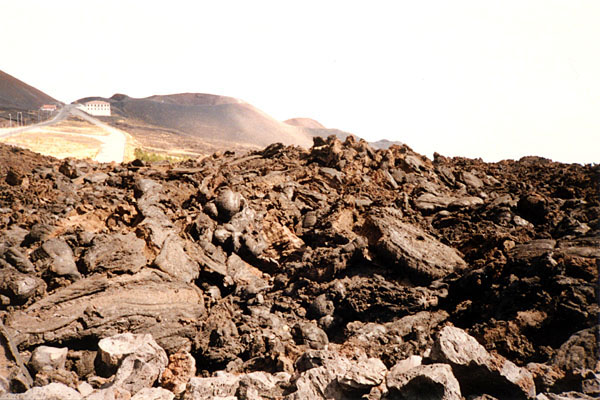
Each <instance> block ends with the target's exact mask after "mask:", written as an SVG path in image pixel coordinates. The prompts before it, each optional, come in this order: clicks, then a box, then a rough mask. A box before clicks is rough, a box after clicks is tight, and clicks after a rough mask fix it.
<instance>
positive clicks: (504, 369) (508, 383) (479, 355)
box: [431, 326, 535, 399]
mask: <svg viewBox="0 0 600 400" xmlns="http://www.w3.org/2000/svg"><path fill="white" fill-rule="evenodd" d="M431 359H432V360H433V361H435V362H439V363H445V364H449V365H450V366H451V367H452V371H453V372H454V375H455V376H456V378H457V379H458V381H459V382H460V387H461V391H462V393H463V394H465V395H470V394H485V393H487V394H491V395H493V396H495V397H497V398H499V399H531V398H534V397H535V384H534V381H533V376H532V375H531V373H530V372H529V371H527V370H526V369H525V368H519V367H518V366H516V365H515V364H513V363H512V362H511V361H509V360H506V359H504V358H502V357H501V356H497V355H491V354H490V353H488V351H487V350H486V349H485V348H484V347H483V346H482V345H481V344H479V343H478V342H477V340H475V338H473V337H472V336H470V335H468V334H467V333H466V332H465V331H463V330H462V329H460V328H456V327H453V326H446V327H445V328H443V329H442V330H441V331H440V332H439V333H438V337H437V339H436V341H435V342H434V344H433V347H432V349H431Z"/></svg>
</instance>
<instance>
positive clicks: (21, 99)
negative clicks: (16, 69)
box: [0, 71, 58, 110]
mask: <svg viewBox="0 0 600 400" xmlns="http://www.w3.org/2000/svg"><path fill="white" fill-rule="evenodd" d="M52 103H58V101H57V100H56V99H53V98H52V97H50V96H48V95H47V94H46V93H44V92H42V91H40V90H38V89H36V88H34V87H32V86H29V85H28V84H26V83H25V82H22V81H20V80H18V79H17V78H15V77H13V76H11V75H9V74H7V73H5V72H2V71H0V109H14V110H32V109H37V108H39V107H41V106H42V105H44V104H52Z"/></svg>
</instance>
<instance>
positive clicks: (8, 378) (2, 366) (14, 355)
mask: <svg viewBox="0 0 600 400" xmlns="http://www.w3.org/2000/svg"><path fill="white" fill-rule="evenodd" d="M32 384H33V379H31V375H29V371H28V370H27V368H25V365H24V364H23V360H22V358H21V354H20V353H19V350H18V349H17V347H16V346H15V344H14V343H13V340H12V337H11V336H10V335H9V334H8V332H7V331H6V329H5V328H4V324H3V323H2V321H0V394H2V393H3V392H7V391H11V392H23V391H25V390H27V389H29V388H30V387H31V385H32Z"/></svg>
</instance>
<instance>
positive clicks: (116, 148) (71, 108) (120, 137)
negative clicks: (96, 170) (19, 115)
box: [0, 104, 126, 163]
mask: <svg viewBox="0 0 600 400" xmlns="http://www.w3.org/2000/svg"><path fill="white" fill-rule="evenodd" d="M69 115H75V116H77V117H79V118H83V119H84V120H86V121H88V122H90V123H92V124H94V125H96V126H98V127H99V128H101V129H102V130H104V131H106V132H107V133H108V135H107V136H100V135H86V134H77V135H78V136H83V137H89V138H92V139H94V140H98V141H100V142H101V143H102V145H101V147H100V152H98V154H97V155H96V157H95V158H94V161H98V162H113V161H115V162H118V163H121V162H123V157H124V156H125V141H126V134H125V133H124V132H123V131H120V130H118V129H116V128H113V127H112V126H110V125H108V124H105V123H104V122H102V121H100V120H98V119H96V118H94V117H92V116H90V115H89V114H87V113H85V112H83V111H81V110H79V109H78V108H76V107H75V105H74V104H66V105H65V106H64V107H63V108H61V109H60V111H59V112H58V114H57V115H56V116H55V117H54V118H52V119H51V120H48V121H45V122H41V123H39V124H34V125H28V126H23V127H19V128H6V129H0V138H7V137H10V136H13V135H17V134H19V133H23V132H27V131H30V130H33V129H37V128H42V127H44V126H50V125H54V124H56V123H59V122H61V121H64V120H65V119H66V118H67V117H68V116H69Z"/></svg>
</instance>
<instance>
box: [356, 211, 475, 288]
mask: <svg viewBox="0 0 600 400" xmlns="http://www.w3.org/2000/svg"><path fill="white" fill-rule="evenodd" d="M400 218H401V215H399V214H398V212H397V211H396V210H393V209H388V208H381V209H377V210H376V211H374V212H372V213H371V214H370V215H369V217H368V219H367V222H366V226H365V231H366V235H367V239H368V241H369V245H371V246H372V247H373V248H374V250H376V256H377V257H379V258H381V259H382V260H383V261H384V262H387V263H390V264H391V267H394V268H398V269H399V270H400V271H401V272H403V273H404V274H406V275H407V276H408V277H410V278H412V279H414V280H416V281H418V282H423V283H429V282H431V281H433V280H436V279H440V278H444V277H445V276H447V275H449V274H451V273H452V272H454V271H460V270H463V269H466V267H467V264H466V263H465V261H464V260H463V259H462V258H461V256H460V255H459V253H458V251H456V250H455V249H453V248H451V247H448V246H446V245H445V244H443V243H441V242H440V241H439V240H437V239H436V238H434V237H433V236H431V235H430V234H428V233H427V232H425V231H424V230H423V229H421V228H419V227H418V226H416V225H413V224H409V223H406V222H403V221H401V220H400Z"/></svg>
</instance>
